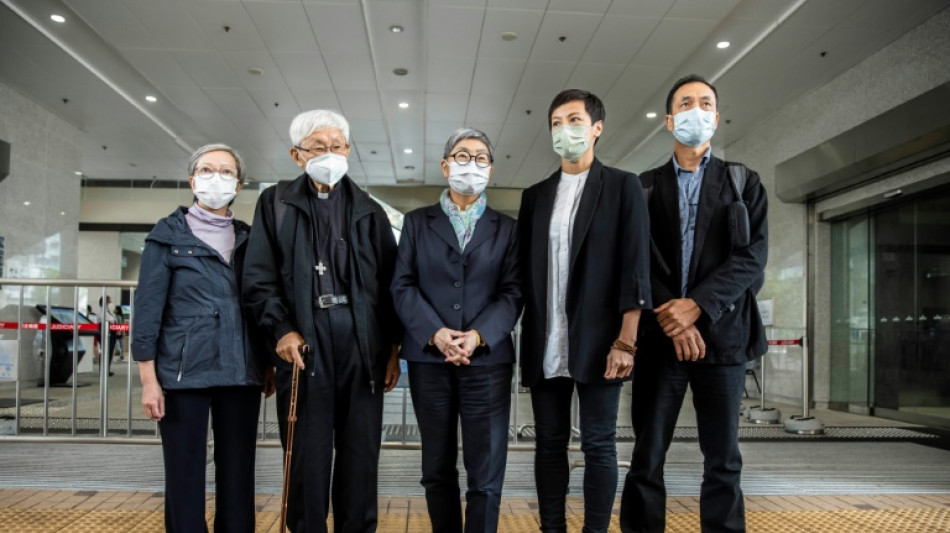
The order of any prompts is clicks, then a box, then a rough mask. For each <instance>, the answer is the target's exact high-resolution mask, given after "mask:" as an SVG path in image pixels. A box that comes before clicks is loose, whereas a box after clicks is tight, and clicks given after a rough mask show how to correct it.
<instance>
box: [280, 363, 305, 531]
mask: <svg viewBox="0 0 950 533" xmlns="http://www.w3.org/2000/svg"><path fill="white" fill-rule="evenodd" d="M299 350H300V355H301V357H303V356H304V355H306V354H308V353H310V346H309V345H307V344H304V345H301V346H300V348H299ZM299 385H300V367H299V366H297V363H294V373H293V377H292V378H291V380H290V409H289V410H288V412H287V450H286V451H285V452H284V486H283V489H281V491H280V533H284V532H285V531H286V530H287V529H286V528H287V497H288V496H289V494H290V463H291V460H292V459H293V457H294V426H295V425H296V423H297V389H298V388H299Z"/></svg>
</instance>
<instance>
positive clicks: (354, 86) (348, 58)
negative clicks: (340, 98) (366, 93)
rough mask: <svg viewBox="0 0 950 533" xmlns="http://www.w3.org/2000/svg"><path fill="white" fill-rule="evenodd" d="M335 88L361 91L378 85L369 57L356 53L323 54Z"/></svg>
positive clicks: (340, 90)
mask: <svg viewBox="0 0 950 533" xmlns="http://www.w3.org/2000/svg"><path fill="white" fill-rule="evenodd" d="M323 58H324V59H325V60H326V63H327V71H328V72H329V73H330V79H331V81H332V83H333V88H334V89H335V90H336V91H337V92H338V93H339V92H342V91H360V90H365V89H367V88H372V87H376V77H375V75H374V74H373V67H372V65H371V64H370V62H369V58H368V57H365V56H358V55H354V54H326V53H325V54H323Z"/></svg>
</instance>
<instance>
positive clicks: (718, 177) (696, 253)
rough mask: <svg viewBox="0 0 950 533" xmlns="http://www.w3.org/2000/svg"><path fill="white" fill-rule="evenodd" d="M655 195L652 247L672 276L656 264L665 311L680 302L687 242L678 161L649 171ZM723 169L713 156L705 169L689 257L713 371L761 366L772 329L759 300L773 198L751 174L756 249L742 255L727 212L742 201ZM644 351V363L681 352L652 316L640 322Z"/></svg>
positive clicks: (691, 293) (691, 288)
mask: <svg viewBox="0 0 950 533" xmlns="http://www.w3.org/2000/svg"><path fill="white" fill-rule="evenodd" d="M640 179H641V180H642V181H643V184H644V186H645V187H649V186H650V185H651V184H652V186H653V192H652V193H651V195H650V223H651V228H652V231H653V240H654V242H655V243H656V245H657V246H656V249H657V250H658V251H659V253H660V255H661V256H662V259H663V264H665V265H666V266H667V267H668V268H669V271H666V270H665V269H664V268H663V267H662V266H660V262H658V261H657V260H656V259H657V258H656V257H654V260H653V262H652V273H653V277H652V285H653V303H655V304H656V305H657V306H658V307H659V306H660V305H662V304H663V303H665V302H667V301H669V300H671V299H673V298H679V297H680V287H681V283H680V278H681V277H682V275H681V274H680V272H681V271H682V268H681V265H682V259H681V257H682V253H681V250H682V248H683V247H682V242H681V241H682V237H681V235H680V230H679V228H680V222H679V220H680V215H679V204H678V198H679V189H678V186H677V178H676V173H675V170H674V168H673V161H672V159H671V160H670V161H669V162H668V163H667V164H665V165H663V166H662V167H659V168H655V169H652V170H648V171H647V172H644V173H643V174H642V175H641V176H640ZM730 179H731V178H730V177H729V173H728V169H727V167H726V165H725V164H724V162H723V161H722V160H721V159H719V158H716V157H712V158H710V160H709V163H708V164H707V165H706V171H705V173H704V174H703V182H702V185H701V186H700V192H699V207H698V210H697V218H696V233H695V236H694V245H693V255H692V257H691V258H690V265H689V276H688V279H687V283H686V297H687V298H692V299H693V300H694V301H695V302H696V303H697V304H698V305H699V307H700V309H702V314H701V315H700V317H699V319H698V320H697V321H696V324H695V325H696V328H697V329H698V330H699V332H700V334H701V335H702V337H703V341H704V342H705V343H706V357H705V359H703V360H702V362H705V363H712V364H737V363H745V362H746V361H749V360H752V359H755V358H756V357H758V356H760V355H762V354H764V353H765V352H766V350H767V349H768V346H767V344H766V338H765V328H764V327H763V326H762V319H761V318H760V317H759V310H758V307H757V305H756V301H755V293H756V292H757V291H758V289H759V287H760V285H761V282H762V281H761V280H762V275H763V272H764V271H765V263H766V260H767V259H768V222H767V212H768V199H767V197H766V193H765V187H763V186H762V182H761V180H760V179H759V175H758V174H756V173H755V172H751V171H750V172H749V177H748V179H747V180H746V183H745V188H744V189H743V191H742V197H743V198H744V200H745V204H746V208H747V209H748V212H749V235H750V240H749V243H750V244H749V245H748V246H745V247H742V248H735V247H733V246H732V244H731V239H730V236H729V226H728V224H729V220H728V213H727V210H728V207H729V205H730V204H732V203H733V202H734V201H736V199H737V198H736V194H735V192H734V191H733V187H732V185H730V183H729V180H730ZM639 346H640V351H639V353H638V355H637V357H653V356H661V357H667V356H669V354H671V353H673V352H674V349H673V343H672V341H671V340H670V339H669V338H668V337H667V336H666V335H665V334H664V333H663V330H662V328H660V326H659V324H658V323H657V320H656V316H655V315H654V314H653V313H650V314H649V315H647V314H644V315H643V316H642V317H641V319H640V341H639Z"/></svg>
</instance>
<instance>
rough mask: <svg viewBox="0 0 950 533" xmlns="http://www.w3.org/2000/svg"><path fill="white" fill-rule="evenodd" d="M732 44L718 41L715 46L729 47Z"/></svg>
mask: <svg viewBox="0 0 950 533" xmlns="http://www.w3.org/2000/svg"><path fill="white" fill-rule="evenodd" d="M730 44H732V43H730V42H729V41H719V42H718V43H716V48H729V45H730Z"/></svg>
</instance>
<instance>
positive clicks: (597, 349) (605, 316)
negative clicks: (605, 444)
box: [518, 159, 652, 387]
mask: <svg viewBox="0 0 950 533" xmlns="http://www.w3.org/2000/svg"><path fill="white" fill-rule="evenodd" d="M560 177H561V171H560V170H558V171H556V172H555V173H554V174H551V176H550V177H549V178H547V179H546V180H544V181H542V182H540V183H537V184H535V185H533V186H531V187H530V188H528V189H526V190H525V191H524V193H523V195H522V197H521V210H520V212H519V214H518V236H519V241H520V250H521V253H520V270H521V273H522V280H523V283H522V287H523V289H522V291H523V293H524V302H525V307H524V317H523V318H522V320H521V324H522V336H521V369H522V382H523V384H524V385H525V386H528V387H530V386H532V385H534V384H536V383H538V382H539V381H540V380H541V379H543V377H544V371H543V363H544V348H545V340H546V333H547V318H548V317H547V294H548V293H547V286H548V283H547V276H548V230H549V228H550V226H551V216H552V213H553V209H554V199H555V195H556V193H557V185H558V181H559V180H560ZM580 202H581V203H580V206H579V207H578V209H577V215H576V218H575V219H574V232H573V235H572V238H571V253H570V270H569V272H570V274H569V277H568V282H567V310H566V311H567V322H568V353H569V357H568V370H569V371H570V373H571V377H573V378H574V380H576V381H578V382H581V383H602V382H605V380H604V372H606V370H607V355H608V354H609V353H610V345H611V344H612V343H613V341H614V340H615V339H617V336H618V334H619V333H620V326H621V323H622V320H623V313H624V312H626V311H629V310H633V309H650V308H651V307H652V303H651V300H650V270H649V261H650V252H649V232H650V226H649V218H648V216H647V207H646V201H645V200H644V198H643V189H642V187H641V186H640V182H639V181H638V180H637V176H636V174H631V173H629V172H626V171H623V170H619V169H616V168H610V167H605V166H604V165H603V164H601V162H600V161H598V160H597V159H594V164H593V165H592V166H591V168H590V173H589V174H588V176H587V182H586V183H585V184H584V192H583V193H582V195H581V200H580ZM628 379H629V378H628Z"/></svg>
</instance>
